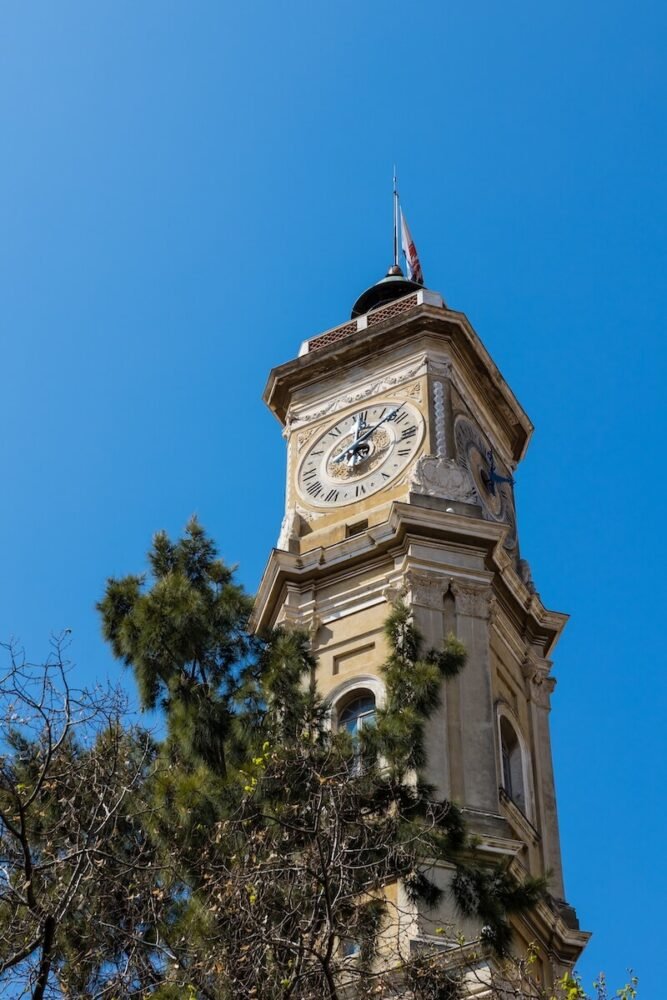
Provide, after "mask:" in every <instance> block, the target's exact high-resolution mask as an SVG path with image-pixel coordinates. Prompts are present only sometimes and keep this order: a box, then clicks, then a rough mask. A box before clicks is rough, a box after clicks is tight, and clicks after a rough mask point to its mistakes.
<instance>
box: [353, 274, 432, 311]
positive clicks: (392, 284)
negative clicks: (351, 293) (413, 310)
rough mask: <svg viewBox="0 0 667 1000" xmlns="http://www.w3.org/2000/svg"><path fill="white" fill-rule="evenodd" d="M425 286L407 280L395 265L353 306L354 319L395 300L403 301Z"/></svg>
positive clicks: (363, 293) (362, 294)
mask: <svg viewBox="0 0 667 1000" xmlns="http://www.w3.org/2000/svg"><path fill="white" fill-rule="evenodd" d="M423 287H424V286H423V285H419V284H417V282H416V281H410V279H409V278H406V277H405V275H404V274H403V272H402V271H401V269H400V267H398V265H396V264H394V265H393V266H392V267H390V268H389V270H388V271H387V273H386V275H385V277H384V278H381V279H380V281H378V282H377V283H376V284H375V285H371V287H370V288H367V289H366V291H365V292H362V293H361V295H360V296H359V298H358V299H357V301H356V302H355V303H354V305H353V306H352V316H351V318H352V319H356V318H357V316H363V315H364V313H367V312H370V311H371V309H377V308H378V306H383V305H385V304H386V303H387V302H393V301H394V299H401V298H403V296H404V295H409V294H410V292H418V291H419V289H420V288H423Z"/></svg>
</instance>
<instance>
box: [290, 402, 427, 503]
mask: <svg viewBox="0 0 667 1000" xmlns="http://www.w3.org/2000/svg"><path fill="white" fill-rule="evenodd" d="M423 437H424V418H423V417H422V415H421V413H420V412H419V410H418V409H417V408H416V407H415V406H413V404H412V403H408V402H401V401H400V400H393V401H392V400H383V401H382V402H379V403H373V404H371V405H369V406H367V407H364V408H363V409H359V410H355V411H354V413H349V414H347V416H345V417H340V418H339V419H338V420H337V421H336V423H335V424H332V425H330V426H329V427H328V428H327V429H326V430H325V431H324V432H323V433H322V434H320V436H319V437H318V438H316V440H315V442H314V444H311V445H310V447H309V449H308V451H307V452H306V455H305V457H304V459H303V461H302V462H301V465H300V466H299V470H298V473H297V488H298V490H299V493H300V494H301V496H302V497H303V499H304V500H305V501H306V502H307V503H309V504H310V505H311V506H313V507H325V508H326V507H342V506H344V505H345V504H349V503H354V502H355V501H357V500H362V499H363V498H364V497H367V496H370V495H371V494H373V493H377V492H378V490H381V489H384V488H385V487H387V486H391V485H392V483H394V482H395V480H396V479H397V478H398V477H399V476H400V474H401V473H402V472H403V470H404V469H405V468H406V466H407V465H409V463H410V462H411V461H412V459H413V458H414V457H415V455H416V454H417V452H418V451H419V448H420V447H421V443H422V440H423Z"/></svg>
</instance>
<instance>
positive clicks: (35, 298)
mask: <svg viewBox="0 0 667 1000" xmlns="http://www.w3.org/2000/svg"><path fill="white" fill-rule="evenodd" d="M666 37H667V7H666V6H665V4H664V2H657V0H656V2H651V0H643V2H642V0H640V2H638V3H633V4H630V3H627V2H620V0H611V2H607V3H601V2H599V0H590V2H587V3H580V2H574V0H565V2H561V3H558V4H553V3H552V4H536V3H534V2H528V0H516V2H514V0H510V2H506V3H499V2H497V0H480V2H478V3H475V4H471V3H463V2H457V3H441V2H440V3H439V2H423V3H419V2H415V3H412V4H409V3H402V4H398V3H395V2H387V0H384V2H382V3H379V2H362V3H359V2H354V3H351V2H348V0H339V2H337V3H328V4H325V3H321V2H312V0H310V2H303V0H298V2H290V3H283V4H279V3H267V2H255V3H241V4H232V3H229V2H223V0H215V2H214V0H208V2H205V0H199V2H197V3H174V2H169V0H160V2H157V0H143V2H142V3H136V2H132V3H130V2H124V0H114V2H103V0H100V2H98V3H87V2H83V0H79V2H76V3H75V2H67V0H60V2H58V3H53V2H51V0H48V2H41V3H39V2H35V3H29V4H28V3H21V2H18V0H17V2H6V3H4V4H3V5H2V10H1V11H0V127H1V141H2V155H1V156H0V232H1V237H0V255H1V259H0V327H1V334H2V336H1V347H0V351H1V354H0V373H1V377H2V391H1V392H0V422H1V426H2V436H1V443H0V468H1V469H2V476H3V487H2V491H1V493H0V504H1V512H0V533H1V534H0V553H1V562H0V636H1V637H4V638H6V637H8V636H9V635H11V634H16V635H18V636H20V637H21V638H22V640H23V642H24V644H25V646H26V647H27V650H28V652H29V653H30V655H31V656H32V657H33V658H34V659H38V658H40V657H42V656H43V655H44V654H45V651H46V649H47V645H48V636H49V633H50V632H51V631H52V630H57V629H60V628H62V627H64V626H69V627H71V628H72V629H73V630H74V632H73V634H74V645H73V647H72V651H73V655H74V657H75V658H76V660H77V661H78V664H79V669H80V672H81V676H82V677H85V678H88V679H90V678H92V677H103V676H106V675H107V674H111V675H113V676H116V675H117V667H116V665H115V664H114V663H113V662H112V661H111V659H110V656H109V654H108V652H107V651H106V649H105V648H104V646H103V644H102V642H101V639H100V638H99V628H98V623H97V620H96V616H95V612H94V610H93V605H94V602H95V600H96V599H97V598H98V597H99V596H100V594H101V592H102V589H103V586H104V581H105V578H106V576H107V575H110V574H124V573H126V572H130V571H134V570H140V569H141V568H142V567H143V565H144V553H145V551H146V548H147V546H148V544H149V541H150V537H151V534H152V533H153V531H154V530H155V529H157V528H160V527H164V528H166V529H167V530H169V531H170V532H173V533H176V532H177V531H179V530H180V528H181V527H182V525H183V524H184V522H185V521H186V519H187V517H188V516H189V515H190V514H191V513H192V512H193V511H196V512H197V513H198V514H199V516H200V517H201V519H202V521H203V522H204V524H205V525H206V526H207V527H208V529H209V530H210V532H211V533H212V534H213V535H214V536H215V537H216V538H217V539H218V541H219V544H220V548H221V551H222V553H223V554H224V556H225V557H226V558H227V559H228V560H229V561H231V562H234V563H238V564H239V573H240V576H241V578H242V580H243V581H244V582H245V583H246V585H247V586H248V588H250V589H254V588H255V586H256V585H257V582H258V579H259V576H260V574H261V571H262V568H263V564H264V561H265V559H266V557H267V554H268V551H269V548H270V546H271V545H272V544H274V542H275V540H276V538H277V534H278V529H279V525H280V520H281V516H282V502H283V475H284V453H283V441H282V439H281V436H280V429H279V427H278V424H277V423H276V422H275V420H274V418H273V417H272V416H271V414H269V413H268V411H265V409H264V407H263V404H262V402H261V399H260V395H261V391H262V388H263V385H264V382H265V378H266V375H267V373H268V371H269V369H270V368H271V367H272V366H273V365H275V364H277V363H280V362H282V361H285V360H287V359H289V358H291V357H293V356H294V355H295V353H296V351H297V348H298V345H299V342H300V341H301V340H302V339H303V338H304V337H306V336H308V335H310V334H312V333H315V332H318V331H320V330H323V329H325V328H327V327H330V326H334V325H336V324H337V323H339V322H342V321H344V320H345V319H346V317H347V316H348V314H349V309H350V306H351V303H352V302H353V300H354V298H355V297H356V295H357V294H358V293H359V292H360V291H361V290H362V289H363V288H364V287H366V286H367V285H368V284H370V283H371V282H372V281H374V280H375V279H376V278H378V277H380V276H381V274H382V273H383V272H384V270H385V269H386V267H387V265H388V264H389V263H390V255H391V234H390V225H391V198H390V193H391V187H390V185H391V170H392V164H393V163H394V161H396V162H397V163H398V167H399V179H400V185H401V190H402V195H403V204H404V208H405V210H406V214H407V217H408V219H409V222H410V226H411V229H412V232H413V235H414V237H415V240H416V243H417V246H418V248H419V250H420V254H421V257H422V262H423V266H424V272H425V277H426V281H427V284H428V285H429V286H430V287H431V288H434V289H436V290H438V291H440V292H442V293H443V295H444V296H445V298H446V300H447V302H448V303H449V304H450V305H451V306H452V307H453V308H456V309H460V310H463V311H464V312H466V313H467V315H468V316H469V318H470V320H471V322H472V323H473V325H474V326H475V328H476V329H477V331H478V333H479V334H480V336H481V337H482V339H483V340H484V342H485V343H486V345H487V347H488V348H489V350H490V351H491V353H492V355H493V357H494V358H495V360H496V362H497V363H498V365H499V366H500V368H501V370H502V372H503V374H504V375H505V377H506V378H507V379H508V381H509V383H510V384H511V386H512V387H513V389H514V391H515V392H516V394H517V396H518V398H519V400H520V401H521V403H522V404H523V405H524V407H525V408H526V410H527V411H528V413H529V415H530V416H531V418H532V420H533V422H534V423H535V425H536V428H537V429H536V433H535V436H534V439H533V442H532V445H531V447H530V451H529V454H528V457H527V458H526V460H525V462H524V464H523V466H522V467H521V468H520V470H519V473H518V476H517V480H518V486H517V494H518V505H519V518H520V520H519V529H520V538H521V545H522V550H523V554H524V555H525V556H526V557H527V558H528V559H529V560H530V562H531V564H532V567H533V572H534V575H535V579H536V582H537V585H538V588H539V590H540V591H541V594H542V596H543V598H544V600H545V602H546V603H547V605H548V606H550V607H552V608H555V609H558V610H564V611H568V612H570V613H571V615H572V621H571V622H570V624H569V625H568V628H567V631H566V635H565V637H564V638H563V640H562V642H561V644H560V646H559V648H558V651H557V656H556V663H555V673H556V675H557V677H558V688H557V691H556V695H555V698H554V711H553V716H552V718H553V737H554V753H555V762H556V773H557V779H558V788H559V803H560V814H561V826H562V835H563V850H564V860H565V872H566V885H567V891H568V896H569V898H570V899H571V901H572V902H573V903H574V904H575V905H576V906H577V908H578V911H579V914H580V917H581V922H582V925H583V926H584V927H586V928H590V929H592V930H593V931H594V932H595V937H594V938H593V941H592V943H591V945H590V947H589V950H588V952H587V954H586V958H585V960H584V961H583V963H582V971H583V973H584V975H585V977H586V978H587V979H590V978H592V976H593V975H594V974H595V972H596V971H597V970H598V969H599V968H606V969H607V970H609V973H610V975H611V976H612V977H613V978H614V979H616V980H618V979H620V978H622V977H623V975H624V970H625V968H626V966H629V965H632V966H633V967H634V968H635V969H636V970H637V971H638V972H639V974H640V977H641V979H642V982H643V985H644V990H643V996H644V997H645V998H646V1000H654V998H657V997H658V996H661V995H663V994H664V985H663V988H662V990H661V988H660V985H659V979H660V978H662V980H663V983H664V968H662V966H664V963H662V962H658V957H657V956H658V954H659V953H661V951H662V947H663V945H664V897H665V895H666V894H667V880H666V879H665V870H664V866H663V865H662V863H661V861H660V858H661V856H662V849H663V846H664V836H665V832H664V828H665V812H666V808H665V787H666V784H667V782H666V778H667V776H666V774H665V770H666V767H665V756H666V755H665V749H666V747H665V732H666V731H667V724H666V720H667V679H666V675H665V652H664V627H663V621H664V617H665V615H664V607H665V596H666V595H665V584H664V577H665V572H664V558H665V557H664V554H663V550H662V546H661V543H660V541H659V532H658V530H657V528H658V527H659V525H660V523H661V521H660V516H661V515H662V514H663V512H664V498H665V494H666V489H667V463H666V461H665V444H666V439H667V434H666V428H665V419H664V395H665V394H664V380H665V357H666V349H665V335H664V325H665V314H666V313H667V294H666V291H665V279H664V275H665V263H666V261H665V256H666V253H665V248H666V240H665V220H666V211H665V210H666V207H667V204H666V202H667V198H666V194H665V190H666V184H665V160H666V153H667V148H666V147H667V140H666V136H667V128H666V126H667V121H666V118H667V115H666V100H665V99H666V97H667V69H666V62H665V38H666Z"/></svg>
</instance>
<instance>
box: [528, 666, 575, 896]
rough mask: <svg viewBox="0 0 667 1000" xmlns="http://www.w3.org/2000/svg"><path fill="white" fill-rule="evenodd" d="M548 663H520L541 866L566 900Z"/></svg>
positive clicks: (551, 885)
mask: <svg viewBox="0 0 667 1000" xmlns="http://www.w3.org/2000/svg"><path fill="white" fill-rule="evenodd" d="M550 670H551V662H550V661H549V660H544V659H541V658H540V657H537V656H535V655H533V654H532V653H529V654H528V655H527V657H526V659H525V660H524V662H523V675H524V677H525V679H526V689H527V690H526V693H527V696H528V702H529V709H530V719H531V728H532V752H533V773H534V781H535V797H536V803H535V804H536V809H537V814H538V815H537V823H536V826H537V828H538V830H539V831H540V834H541V836H542V853H543V861H544V867H545V869H546V870H548V871H550V872H551V877H550V879H549V889H550V891H551V893H552V895H553V896H555V897H556V898H557V899H564V898H565V890H564V887H563V867H562V861H561V853H560V835H559V832H558V812H557V809H556V788H555V782H554V772H553V761H552V757H551V735H550V732H549V712H550V711H551V693H552V691H553V689H554V688H555V686H556V681H555V679H554V678H553V677H550V676H549V672H550Z"/></svg>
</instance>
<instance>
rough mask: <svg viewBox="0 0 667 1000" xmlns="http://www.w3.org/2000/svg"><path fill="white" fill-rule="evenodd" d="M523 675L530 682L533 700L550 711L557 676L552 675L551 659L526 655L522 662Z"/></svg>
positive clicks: (529, 688)
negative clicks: (539, 658)
mask: <svg viewBox="0 0 667 1000" xmlns="http://www.w3.org/2000/svg"><path fill="white" fill-rule="evenodd" d="M521 669H522V670H523V676H524V677H525V678H526V681H527V682H528V693H529V696H530V699H531V701H534V702H535V704H536V705H538V706H539V707H540V708H543V709H546V711H549V709H550V708H551V695H552V694H553V690H554V688H555V687H556V678H555V677H551V676H550V674H549V671H550V670H551V661H550V660H538V659H536V658H535V657H533V656H530V655H528V656H526V659H525V660H524V661H523V663H522V664H521Z"/></svg>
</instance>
